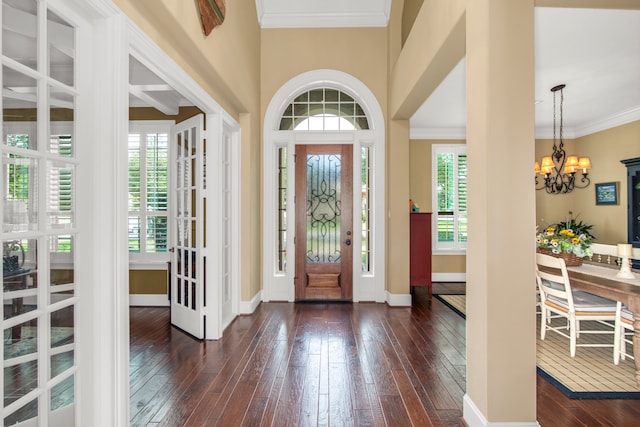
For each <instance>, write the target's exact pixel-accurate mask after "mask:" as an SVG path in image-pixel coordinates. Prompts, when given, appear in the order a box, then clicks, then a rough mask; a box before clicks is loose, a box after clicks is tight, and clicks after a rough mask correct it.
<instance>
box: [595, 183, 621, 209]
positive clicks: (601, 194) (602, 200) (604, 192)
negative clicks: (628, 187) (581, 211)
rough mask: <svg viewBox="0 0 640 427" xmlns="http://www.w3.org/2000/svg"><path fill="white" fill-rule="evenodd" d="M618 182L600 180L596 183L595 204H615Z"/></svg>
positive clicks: (616, 202) (616, 201)
mask: <svg viewBox="0 0 640 427" xmlns="http://www.w3.org/2000/svg"><path fill="white" fill-rule="evenodd" d="M617 204H618V183H617V182H602V183H600V184H596V205H617Z"/></svg>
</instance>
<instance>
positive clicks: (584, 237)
mask: <svg viewBox="0 0 640 427" xmlns="http://www.w3.org/2000/svg"><path fill="white" fill-rule="evenodd" d="M592 228H593V225H588V224H585V223H584V222H582V221H578V218H577V216H576V217H574V216H573V212H571V211H569V218H568V219H567V220H566V221H563V222H558V223H556V224H551V225H549V226H548V227H546V228H545V229H544V230H543V231H541V232H540V233H538V234H537V235H536V246H537V248H538V252H541V253H546V254H549V255H552V256H557V257H561V258H564V260H565V263H566V264H567V265H569V266H572V265H573V266H575V265H581V264H582V258H584V257H590V256H592V255H593V251H592V250H591V242H592V240H595V236H594V235H593V234H591V229H592Z"/></svg>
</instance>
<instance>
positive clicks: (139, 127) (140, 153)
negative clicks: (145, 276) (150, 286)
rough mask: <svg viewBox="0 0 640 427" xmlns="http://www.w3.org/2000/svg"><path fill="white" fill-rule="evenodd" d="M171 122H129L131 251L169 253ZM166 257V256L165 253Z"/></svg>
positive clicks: (149, 253) (152, 253) (137, 252)
mask: <svg viewBox="0 0 640 427" xmlns="http://www.w3.org/2000/svg"><path fill="white" fill-rule="evenodd" d="M170 130H171V122H157V121H152V122H130V125H129V147H128V148H129V252H130V253H132V254H147V255H149V256H150V257H153V255H154V254H166V252H167V239H168V235H167V232H168V215H167V214H168V210H167V207H168V196H169V192H168V191H169V169H168V165H169V132H170ZM163 258H164V256H163Z"/></svg>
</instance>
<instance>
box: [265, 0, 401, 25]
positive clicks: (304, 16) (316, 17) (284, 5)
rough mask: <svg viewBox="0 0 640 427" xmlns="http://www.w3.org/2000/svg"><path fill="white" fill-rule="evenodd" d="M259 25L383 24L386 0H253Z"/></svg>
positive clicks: (387, 11)
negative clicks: (305, 0) (312, 0)
mask: <svg viewBox="0 0 640 427" xmlns="http://www.w3.org/2000/svg"><path fill="white" fill-rule="evenodd" d="M256 13H257V14H258V22H259V23H260V27H261V28H354V27H359V28H362V27H386V26H387V25H388V24H389V15H390V13H391V1H390V0H350V2H344V1H343V0H324V1H322V2H310V1H307V2H301V1H299V0H256Z"/></svg>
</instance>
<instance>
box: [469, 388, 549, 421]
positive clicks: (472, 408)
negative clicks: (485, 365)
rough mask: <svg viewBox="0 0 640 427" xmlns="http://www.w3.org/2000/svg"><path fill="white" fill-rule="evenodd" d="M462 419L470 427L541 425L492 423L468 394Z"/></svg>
mask: <svg viewBox="0 0 640 427" xmlns="http://www.w3.org/2000/svg"><path fill="white" fill-rule="evenodd" d="M462 406H463V408H462V417H463V418H464V422H465V423H467V425H468V426H469V427H540V423H538V422H537V421H531V422H518V421H505V422H498V423H490V422H489V421H487V419H486V418H485V417H484V415H483V414H482V412H480V410H479V409H478V407H477V406H476V405H475V403H473V401H472V400H471V398H470V397H469V395H468V394H465V395H464V397H463V399H462Z"/></svg>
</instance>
